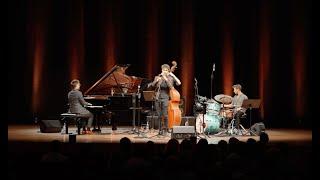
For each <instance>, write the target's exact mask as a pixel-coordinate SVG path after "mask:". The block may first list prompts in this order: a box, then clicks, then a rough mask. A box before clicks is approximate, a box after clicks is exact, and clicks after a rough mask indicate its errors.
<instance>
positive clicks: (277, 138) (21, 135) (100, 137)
mask: <svg viewBox="0 0 320 180" xmlns="http://www.w3.org/2000/svg"><path fill="white" fill-rule="evenodd" d="M101 130H102V132H101V133H99V134H92V135H76V142H78V143H119V141H120V139H121V138H123V137H128V138H129V139H130V140H131V142H132V143H146V142H148V141H153V142H154V143H156V144H166V143H167V142H168V141H169V140H170V138H171V136H170V134H167V135H166V136H157V135H158V131H157V130H150V131H149V132H146V131H145V132H144V130H143V129H142V130H141V131H140V132H141V133H140V134H138V133H133V132H132V131H131V130H132V127H125V126H123V127H122V126H121V127H118V129H117V130H116V131H114V132H112V130H111V127H109V126H107V127H102V128H101ZM265 132H266V133H267V134H268V135H269V142H270V143H277V142H285V143H288V144H311V141H312V131H311V130H303V129H266V131H265ZM69 134H76V128H75V127H73V126H70V127H69ZM69 134H61V133H41V132H40V128H39V127H38V126H37V125H9V126H8V142H51V141H52V140H59V141H61V142H65V143H67V142H69ZM230 137H236V138H237V139H239V140H240V141H244V142H245V141H247V140H248V139H249V138H253V139H255V140H257V141H258V140H259V136H251V135H242V136H241V135H237V136H230V135H224V136H217V135H209V137H207V136H204V135H199V136H198V140H199V139H200V138H206V139H207V140H208V143H209V144H217V143H218V142H219V141H220V140H225V141H227V142H228V140H229V139H230ZM179 141H180V142H181V140H179Z"/></svg>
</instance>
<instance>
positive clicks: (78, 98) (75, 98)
mask: <svg viewBox="0 0 320 180" xmlns="http://www.w3.org/2000/svg"><path fill="white" fill-rule="evenodd" d="M68 102H69V112H71V113H79V114H89V113H90V112H89V111H88V110H87V109H86V108H85V107H84V106H85V105H89V103H88V102H86V101H85V100H84V98H83V95H82V92H81V91H79V90H71V91H70V92H69V93H68Z"/></svg>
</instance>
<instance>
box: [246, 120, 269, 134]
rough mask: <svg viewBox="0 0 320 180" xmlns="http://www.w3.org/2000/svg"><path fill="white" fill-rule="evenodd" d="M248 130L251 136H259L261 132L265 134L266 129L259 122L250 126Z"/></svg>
mask: <svg viewBox="0 0 320 180" xmlns="http://www.w3.org/2000/svg"><path fill="white" fill-rule="evenodd" d="M250 130H251V131H252V133H253V134H256V135H258V136H259V135H260V134H261V132H265V130H266V127H265V125H264V124H263V123H262V122H259V123H255V124H254V125H252V126H251V128H250Z"/></svg>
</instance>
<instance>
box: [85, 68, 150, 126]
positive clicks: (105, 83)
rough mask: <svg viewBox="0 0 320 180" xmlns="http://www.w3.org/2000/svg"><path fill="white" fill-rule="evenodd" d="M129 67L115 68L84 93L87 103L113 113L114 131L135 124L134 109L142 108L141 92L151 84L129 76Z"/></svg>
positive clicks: (142, 79) (148, 81)
mask: <svg viewBox="0 0 320 180" xmlns="http://www.w3.org/2000/svg"><path fill="white" fill-rule="evenodd" d="M129 67H130V65H129V64H117V65H115V66H113V67H112V68H111V69H110V70H109V71H108V72H107V73H106V74H104V75H103V76H102V77H101V78H100V79H99V80H98V81H97V82H95V83H94V84H93V85H92V86H91V87H90V88H89V89H88V90H87V91H86V92H85V93H84V99H85V100H86V101H88V102H90V103H92V104H93V105H96V106H103V111H104V112H108V113H109V114H110V112H111V114H112V118H111V121H112V122H111V123H112V129H114V130H115V129H117V125H126V126H131V125H132V124H133V123H132V119H133V113H134V112H133V110H132V108H133V107H137V106H139V107H140V105H141V104H140V101H141V102H142V101H143V98H141V92H142V90H143V89H145V88H146V87H147V84H148V83H150V80H148V79H145V78H140V77H136V76H129V75H127V74H126V70H127V69H128V68H129ZM142 104H143V103H142ZM130 108H131V109H130ZM102 114H103V113H102ZM104 114H107V113H104ZM135 114H137V113H135ZM100 122H101V118H99V120H98V123H99V124H101V123H100ZM99 127H100V125H99Z"/></svg>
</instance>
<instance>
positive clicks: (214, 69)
mask: <svg viewBox="0 0 320 180" xmlns="http://www.w3.org/2000/svg"><path fill="white" fill-rule="evenodd" d="M212 71H216V63H213V66H212Z"/></svg>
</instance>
